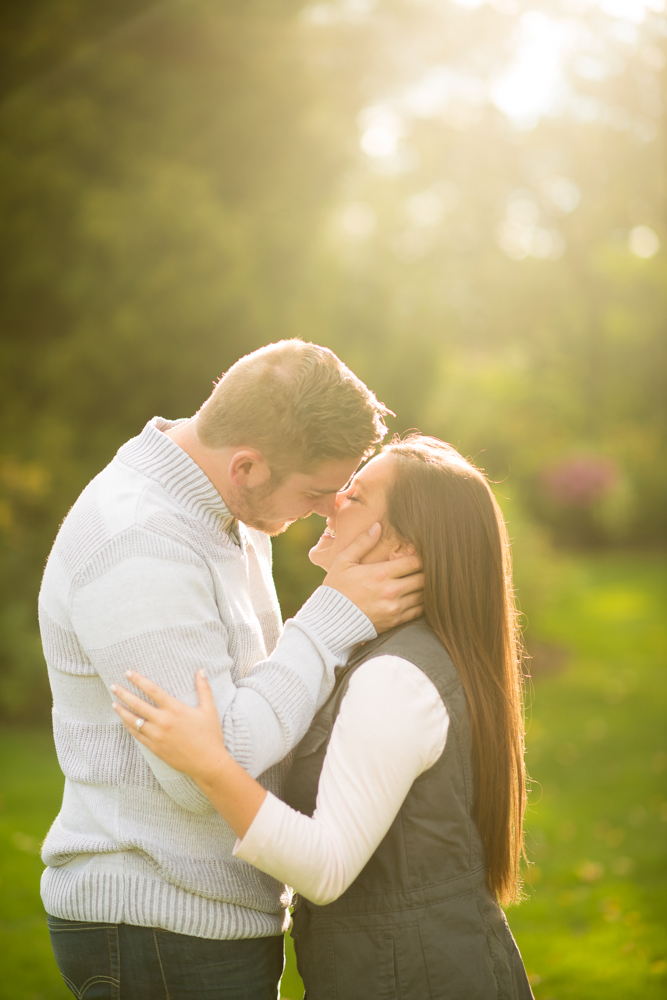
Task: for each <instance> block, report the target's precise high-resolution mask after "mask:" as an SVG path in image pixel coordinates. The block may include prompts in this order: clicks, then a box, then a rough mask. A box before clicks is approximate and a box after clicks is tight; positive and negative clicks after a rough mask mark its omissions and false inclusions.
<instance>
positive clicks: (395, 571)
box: [382, 555, 422, 578]
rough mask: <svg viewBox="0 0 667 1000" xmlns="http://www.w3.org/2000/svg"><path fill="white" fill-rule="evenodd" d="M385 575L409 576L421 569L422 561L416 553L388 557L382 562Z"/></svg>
mask: <svg viewBox="0 0 667 1000" xmlns="http://www.w3.org/2000/svg"><path fill="white" fill-rule="evenodd" d="M382 567H383V569H384V570H385V573H386V575H387V577H388V578H389V577H399V576H410V575H411V574H412V573H419V572H420V571H421V569H422V561H421V559H420V558H419V556H418V555H412V556H410V555H408V556H401V557H400V558H399V559H390V560H388V561H387V562H386V563H382Z"/></svg>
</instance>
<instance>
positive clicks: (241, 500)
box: [227, 481, 296, 537]
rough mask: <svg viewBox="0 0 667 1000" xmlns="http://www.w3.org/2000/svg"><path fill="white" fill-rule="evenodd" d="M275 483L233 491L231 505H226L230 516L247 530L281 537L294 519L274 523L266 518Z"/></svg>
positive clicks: (269, 518)
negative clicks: (253, 529)
mask: <svg viewBox="0 0 667 1000" xmlns="http://www.w3.org/2000/svg"><path fill="white" fill-rule="evenodd" d="M276 485H277V484H276V483H275V482H273V483H272V482H271V481H269V482H268V483H266V484H265V485H264V486H257V487H255V489H254V490H249V489H247V488H246V487H243V486H241V487H238V488H237V489H236V490H235V491H234V498H233V500H232V503H231V504H227V506H228V508H229V512H230V514H233V515H234V517H235V518H236V520H237V521H241V522H242V523H243V524H245V525H246V527H248V528H255V530H256V531H263V532H264V534H265V535H271V536H272V537H274V536H275V535H282V533H283V531H287V529H288V528H289V526H290V524H294V521H295V520H296V518H293V519H292V520H291V521H276V520H272V519H271V517H270V516H269V517H267V512H268V513H269V514H270V511H271V497H272V496H273V494H274V493H275V491H276Z"/></svg>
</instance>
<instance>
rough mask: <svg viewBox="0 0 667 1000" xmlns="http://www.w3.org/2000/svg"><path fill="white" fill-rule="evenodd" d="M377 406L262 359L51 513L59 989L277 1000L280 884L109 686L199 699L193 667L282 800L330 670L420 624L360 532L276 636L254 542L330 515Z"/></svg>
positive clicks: (266, 565) (306, 356) (316, 371)
mask: <svg viewBox="0 0 667 1000" xmlns="http://www.w3.org/2000/svg"><path fill="white" fill-rule="evenodd" d="M386 413H387V410H386V409H385V407H384V406H382V404H380V403H378V401H377V400H376V398H375V396H374V395H373V394H372V393H371V392H370V391H369V390H368V389H367V388H366V386H365V385H363V383H362V382H360V381H359V380H358V379H357V378H356V377H355V376H354V375H353V374H352V373H351V372H350V371H349V370H348V369H347V368H346V367H345V366H344V365H343V364H342V363H341V362H340V361H339V360H338V358H336V356H335V355H334V354H333V353H332V352H331V351H328V350H327V349H326V348H322V347H317V346H316V345H313V344H305V343H302V342H301V341H298V340H289V341H283V342H281V343H279V344H273V345H269V346H268V347H265V348H262V349H261V350H260V351H256V352H255V353H254V354H251V355H248V356H247V357H245V358H242V359H241V360H240V361H239V362H237V364H235V365H234V366H233V367H232V368H231V369H230V370H229V371H228V372H227V374H226V375H225V376H224V377H223V378H222V379H221V381H220V382H218V384H217V385H216V387H215V389H214V391H213V393H212V395H211V397H210V398H209V399H208V400H207V402H206V403H204V405H203V406H202V408H201V409H200V411H199V412H198V413H197V415H196V416H195V417H193V418H192V419H191V420H188V421H180V422H176V423H173V422H169V421H166V420H162V419H161V418H158V417H156V418H154V419H153V420H152V421H151V422H150V423H149V424H147V426H146V427H145V428H144V430H143V432H142V433H141V434H140V435H139V436H138V437H136V438H133V439H132V440H131V441H129V442H127V444H125V445H123V447H122V448H121V449H120V450H119V452H118V454H117V455H116V457H115V458H114V459H113V461H112V462H111V463H110V464H109V465H108V466H107V468H106V469H104V470H103V471H102V472H101V473H100V474H99V475H98V476H97V477H96V478H95V479H94V480H93V481H92V482H91V483H90V484H89V485H88V487H87V488H86V489H85V490H84V492H83V493H82V494H81V496H80V497H79V499H78V500H77V502H76V503H75V505H74V507H73V508H72V510H71V511H70V513H69V515H68V516H67V518H66V519H65V522H64V523H63V526H62V528H61V530H60V532H59V534H58V537H57V539H56V542H55V545H54V548H53V551H52V552H51V555H50V557H49V560H48V563H47V566H46V570H45V574H44V581H43V584H42V590H41V594H40V626H41V630H42V638H43V643H44V651H45V655H46V659H47V663H48V667H49V676H50V680H51V685H52V690H53V700H54V713H53V718H54V732H55V740H56V747H57V750H58V756H59V760H60V764H61V767H62V769H63V771H64V773H65V777H66V782H65V792H64V798H63V805H62V809H61V812H60V814H59V816H58V817H57V819H56V820H55V822H54V824H53V826H52V828H51V830H50V832H49V834H48V836H47V838H46V841H45V844H44V850H43V859H44V861H45V863H46V864H47V866H48V867H47V869H46V871H45V873H44V876H43V879H42V898H43V900H44V905H45V908H46V910H47V913H48V914H49V927H50V931H51V939H52V943H53V948H54V952H55V955H56V960H57V962H58V965H59V967H60V970H61V972H62V974H63V976H64V978H65V981H66V982H67V984H68V986H69V987H70V989H72V991H73V992H74V993H75V995H76V996H81V997H83V996H84V995H85V997H86V1000H92V998H93V997H95V998H98V997H99V998H102V997H103V998H112V997H113V998H121V1000H127V998H141V1000H152V998H153V997H156V998H157V997H160V998H165V997H168V998H169V1000H184V998H186V997H187V998H190V997H192V998H194V997H197V998H200V997H208V998H210V1000H214V998H218V997H225V998H226V1000H246V998H247V1000H265V998H267V1000H268V998H269V997H273V998H274V1000H275V997H276V992H277V983H278V980H279V977H280V974H281V971H282V932H283V930H284V928H285V927H286V925H287V924H288V923H289V914H288V910H287V907H288V905H289V901H290V896H289V891H288V890H287V889H286V887H285V886H282V885H279V884H278V883H276V882H275V880H273V879H271V878H269V877H267V876H265V875H263V874H262V873H260V872H258V871H256V870H255V869H253V868H251V867H250V866H248V865H245V864H244V863H243V862H241V861H238V860H237V859H235V858H234V857H233V855H232V847H233V844H234V840H235V838H234V835H233V834H232V832H231V830H230V829H229V827H228V826H227V825H226V824H225V823H224V821H223V820H222V819H221V818H220V816H219V815H218V814H217V813H216V812H215V811H214V810H213V809H212V807H211V805H210V803H209V802H208V800H207V799H206V798H205V797H204V796H203V795H202V794H201V792H200V791H199V789H198V788H197V786H196V785H195V784H194V783H193V782H192V781H191V780H190V779H189V778H187V777H185V776H184V775H181V774H179V773H177V772H175V771H173V770H172V769H171V768H169V767H168V766H166V765H164V764H163V763H162V762H161V761H159V760H158V759H157V758H156V757H154V756H153V755H152V754H151V753H150V752H149V751H147V750H146V749H145V748H143V747H142V746H141V745H140V744H138V743H137V742H136V741H135V740H132V738H131V737H130V736H129V735H128V734H127V733H126V732H125V730H124V729H123V727H122V725H121V723H120V721H119V719H118V718H117V716H116V715H115V713H114V712H113V710H112V708H111V704H112V700H113V698H112V696H111V694H110V691H109V689H110V687H111V685H112V684H115V683H123V682H125V671H126V670H127V669H129V668H134V669H137V670H139V671H140V672H141V673H143V674H145V675H147V676H148V677H150V678H151V679H152V680H154V681H156V682H157V683H158V684H159V685H160V686H162V687H164V688H166V689H167V690H168V691H169V692H170V693H171V694H172V695H174V696H176V697H178V698H180V699H181V700H183V701H184V702H187V703H190V704H194V703H195V699H196V695H195V687H194V676H195V673H196V671H197V670H198V669H200V668H201V667H205V668H206V674H207V677H208V678H209V680H210V682H211V685H212V688H213V692H214V695H215V699H216V705H217V708H218V711H219V714H220V718H221V720H222V724H223V727H224V732H225V740H226V743H227V746H228V748H229V750H230V752H231V753H232V754H233V755H234V757H235V758H236V760H237V761H239V763H241V764H242V765H243V767H245V768H246V769H247V770H248V771H249V773H250V774H252V775H254V776H258V775H261V776H262V778H261V780H262V782H263V783H264V784H265V786H266V787H267V788H269V789H271V791H273V792H275V793H277V794H280V790H281V785H282V780H283V776H284V774H285V770H286V766H287V761H286V758H287V756H288V754H289V752H290V750H291V749H292V747H294V746H295V745H296V743H298V741H299V740H300V739H301V737H302V736H303V734H304V733H305V731H306V729H307V728H308V725H309V723H310V721H311V719H312V717H313V715H314V713H315V711H316V710H317V709H318V707H319V706H320V705H321V704H322V703H323V702H324V700H325V699H326V697H327V695H328V694H329V692H330V690H331V687H332V684H333V676H334V670H335V668H336V667H337V666H340V665H342V664H343V663H345V662H346V659H347V657H348V654H349V652H350V650H351V649H352V647H353V646H355V645H356V644H357V643H359V642H363V641H365V640H367V639H370V638H372V637H374V636H375V634H376V630H377V631H383V630H385V629H387V628H389V627H391V626H392V625H395V624H398V623H400V622H402V621H407V620H410V619H411V618H413V617H416V616H417V615H418V614H419V613H420V602H421V595H420V588H421V586H422V578H421V575H420V574H419V573H418V572H417V571H418V569H419V562H418V560H417V559H416V558H415V557H413V556H408V557H406V558H405V559H403V560H396V561H393V562H391V563H387V564H379V565H377V564H376V565H374V566H365V565H360V563H359V560H360V558H361V557H362V556H363V554H365V552H366V551H369V550H370V549H371V548H372V547H373V546H374V544H375V542H376V540H377V536H372V535H366V536H365V537H364V538H362V539H360V540H358V541H357V543H355V546H356V547H355V546H351V547H350V549H348V550H347V551H346V553H342V554H341V556H340V557H339V559H338V560H337V563H336V564H335V565H334V567H333V568H332V570H331V571H330V573H329V574H328V576H327V578H326V580H325V586H322V587H320V588H318V590H317V591H316V592H315V594H314V595H313V596H312V597H311V598H310V600H309V601H307V602H306V604H305V605H304V607H303V608H302V609H301V611H300V612H299V613H298V615H297V616H296V617H295V618H294V619H293V620H292V621H290V622H288V623H287V624H286V626H285V628H284V630H283V631H282V634H281V632H280V629H281V619H280V611H279V607H278V602H277V598H276V593H275V588H274V586H273V580H272V576H271V552H270V541H269V538H268V537H267V536H268V535H271V534H277V533H279V532H280V531H282V530H284V528H285V527H286V526H287V525H288V524H289V523H290V522H292V521H294V520H295V519H296V518H298V517H303V516H307V514H308V513H310V512H311V511H316V512H317V513H319V514H322V515H324V516H326V515H328V514H330V513H331V512H332V511H333V507H334V503H335V496H336V493H337V492H338V491H339V490H340V489H342V488H343V487H344V486H345V484H346V483H347V481H348V480H349V478H350V477H351V476H352V474H353V473H354V471H355V469H356V468H357V466H358V465H359V463H360V462H361V461H362V459H363V458H364V457H366V456H367V455H368V454H370V452H372V450H373V449H374V448H375V446H376V445H377V444H378V442H379V441H380V440H381V439H382V437H383V436H384V434H385V433H386V427H385V425H384V420H383V417H384V415H385V414H386ZM125 683H126V682H125Z"/></svg>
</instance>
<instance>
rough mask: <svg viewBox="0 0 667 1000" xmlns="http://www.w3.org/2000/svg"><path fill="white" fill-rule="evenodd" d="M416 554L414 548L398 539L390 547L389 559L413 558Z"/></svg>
mask: <svg viewBox="0 0 667 1000" xmlns="http://www.w3.org/2000/svg"><path fill="white" fill-rule="evenodd" d="M416 552H417V550H416V548H415V547H414V545H412V544H411V543H410V542H403V541H401V539H400V538H397V539H396V541H395V542H394V544H393V545H392V547H391V551H390V553H389V559H402V558H403V556H414V555H415V553H416Z"/></svg>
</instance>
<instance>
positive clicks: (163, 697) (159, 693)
mask: <svg viewBox="0 0 667 1000" xmlns="http://www.w3.org/2000/svg"><path fill="white" fill-rule="evenodd" d="M125 676H126V677H127V679H128V680H129V681H132V683H133V684H134V686H135V687H138V688H139V690H140V691H143V692H144V694H147V695H148V697H149V698H151V699H152V700H153V701H154V702H155V704H156V705H159V706H160V708H168V707H169V705H170V704H171V703H172V702H173V701H176V699H175V698H172V697H171V695H169V694H167V692H166V691H163V690H162V688H161V687H158V685H157V684H154V683H153V681H149V679H148V677H143V676H142V675H141V674H138V673H137V672H136V671H135V670H127V671H126V672H125Z"/></svg>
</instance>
